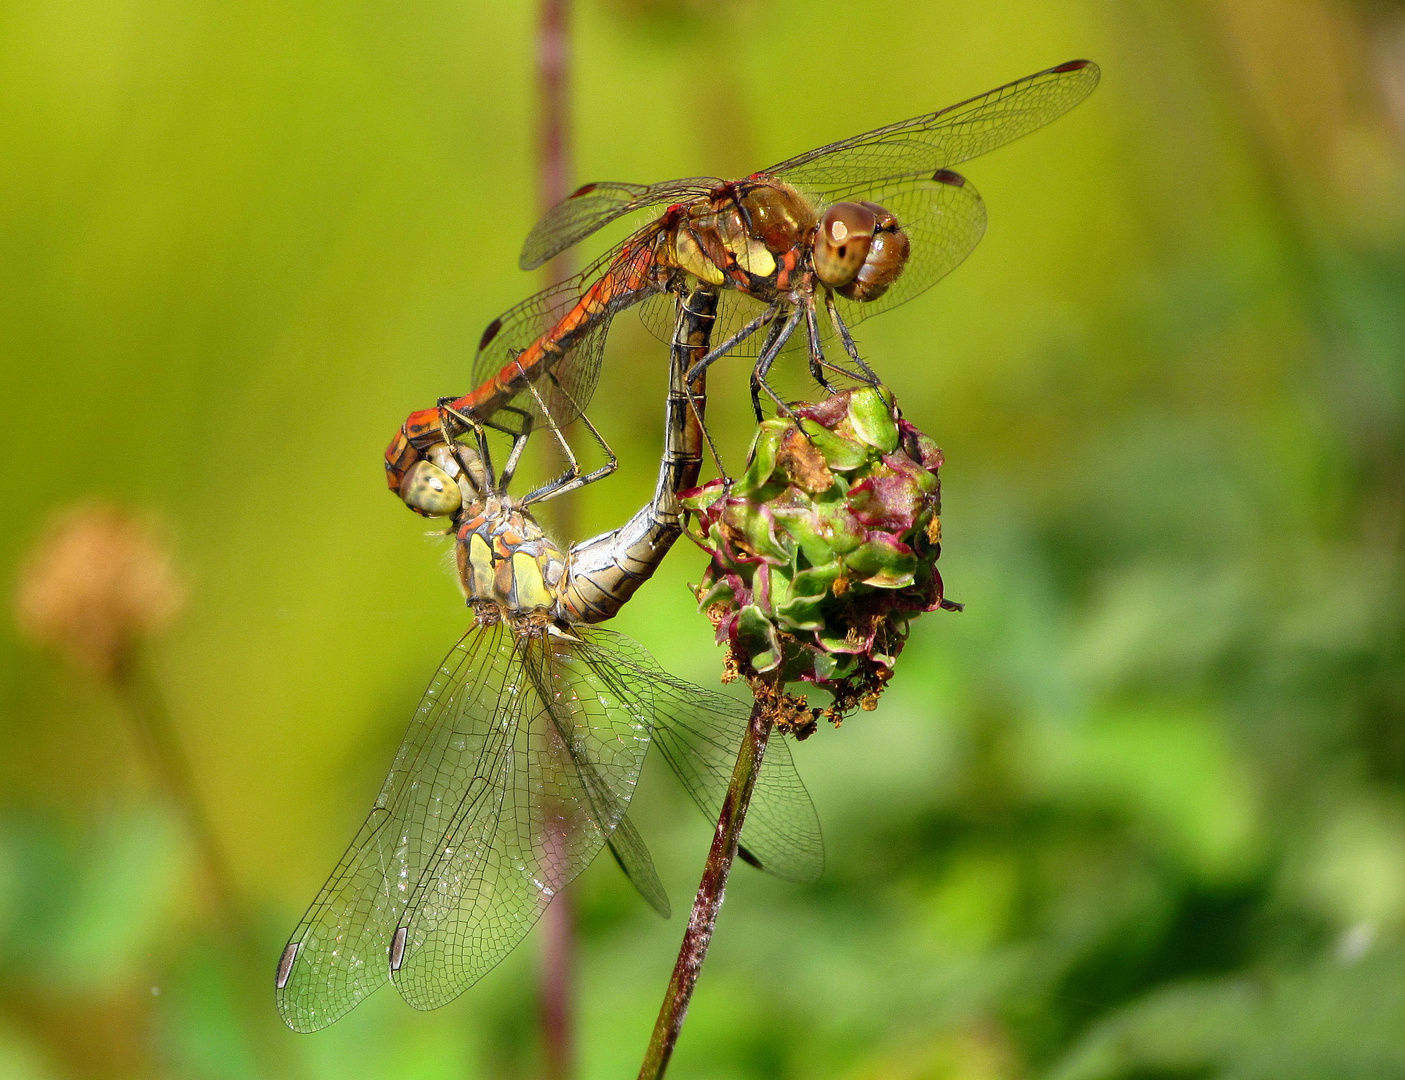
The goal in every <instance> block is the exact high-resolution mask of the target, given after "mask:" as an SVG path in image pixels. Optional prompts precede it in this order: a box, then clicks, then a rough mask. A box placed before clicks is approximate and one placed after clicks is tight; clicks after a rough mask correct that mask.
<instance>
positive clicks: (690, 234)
mask: <svg viewBox="0 0 1405 1080" xmlns="http://www.w3.org/2000/svg"><path fill="white" fill-rule="evenodd" d="M678 209H679V210H681V211H682V212H681V213H677V214H676V220H675V221H674V222H673V223H672V224H671V225H666V226H665V228H664V229H663V230H662V232H661V233H660V247H662V248H663V249H664V250H663V251H661V252H660V254H661V255H662V256H664V257H665V261H666V262H668V263H669V264H670V265H672V266H676V267H678V268H680V269H682V270H685V271H686V272H688V273H689V274H691V275H692V276H694V277H696V278H699V279H701V280H702V281H705V282H707V283H708V284H709V285H717V286H720V287H724V288H732V289H737V290H738V291H740V292H744V293H747V294H748V295H750V296H753V297H755V298H756V299H758V300H761V301H762V302H764V303H769V302H771V301H772V300H775V299H776V298H777V297H780V296H784V295H786V294H789V293H792V292H794V291H796V290H799V291H801V292H809V291H813V289H814V288H815V278H818V279H819V283H820V284H822V285H824V286H827V287H829V288H831V289H833V290H834V291H835V292H837V293H839V294H840V295H841V296H843V297H845V298H846V299H849V300H860V301H864V300H876V299H878V297H880V296H882V295H883V293H885V292H886V291H887V290H888V287H889V286H890V285H892V284H893V282H895V281H897V279H898V277H899V276H900V275H901V274H902V271H903V268H904V267H905V266H906V265H907V259H908V253H909V250H910V245H909V241H908V237H907V234H906V233H905V232H903V230H902V227H901V226H900V225H899V224H898V220H897V218H896V217H895V216H894V215H893V214H892V213H890V212H889V211H888V210H886V209H884V208H883V207H881V206H879V205H877V204H876V203H871V202H839V203H835V204H833V205H832V206H830V207H829V208H828V209H827V210H825V211H824V213H823V214H821V213H820V212H819V210H818V209H817V208H816V206H815V204H814V203H813V202H812V201H811V200H810V199H809V198H808V197H806V196H805V195H803V194H801V193H800V192H799V191H797V190H796V189H795V188H793V187H791V186H790V185H789V184H784V183H781V182H780V181H779V180H774V179H770V178H767V177H766V176H764V174H758V175H757V176H753V177H751V178H749V179H747V180H744V181H739V182H737V183H732V184H724V185H722V186H721V187H720V188H718V190H717V191H716V192H715V193H714V194H712V195H710V196H708V197H706V198H701V199H698V200H696V201H695V202H694V203H692V204H691V205H686V206H683V207H680V208H678ZM810 271H813V274H811V273H810Z"/></svg>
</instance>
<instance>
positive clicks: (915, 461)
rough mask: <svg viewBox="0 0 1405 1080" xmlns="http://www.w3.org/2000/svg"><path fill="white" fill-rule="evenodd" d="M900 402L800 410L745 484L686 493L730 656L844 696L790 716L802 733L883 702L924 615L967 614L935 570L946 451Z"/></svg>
mask: <svg viewBox="0 0 1405 1080" xmlns="http://www.w3.org/2000/svg"><path fill="white" fill-rule="evenodd" d="M890 402H891V398H890V397H888V396H887V395H886V393H885V392H883V391H880V390H878V389H875V388H867V387H866V388H863V389H860V390H855V391H851V392H848V393H842V394H836V395H834V396H833V397H831V398H829V399H828V400H827V401H824V402H822V403H820V404H817V405H800V406H796V407H795V408H794V409H793V412H794V418H793V419H792V418H784V417H780V418H777V419H774V420H768V421H766V422H765V423H763V424H762V425H761V429H760V431H758V433H757V436H756V440H755V441H754V442H753V444H752V447H751V453H750V456H749V458H748V462H747V469H746V472H745V474H744V475H743V476H742V477H741V478H740V479H739V480H737V481H734V482H726V481H722V480H714V481H713V482H711V483H709V484H706V485H704V486H703V487H701V488H695V489H694V490H692V491H690V492H686V493H684V496H683V504H684V506H686V507H687V508H688V509H689V510H690V511H692V513H693V516H694V522H695V524H694V528H693V529H692V530H691V531H690V535H691V536H692V538H693V540H694V541H695V542H696V543H697V544H698V545H699V546H700V547H702V548H703V550H704V551H706V552H707V553H708V554H709V555H710V556H711V558H712V562H711V565H709V567H708V570H707V573H706V575H705V576H704V578H703V582H702V584H701V585H700V586H699V588H698V599H699V602H700V604H701V606H702V608H703V610H704V611H706V612H707V613H708V616H709V618H711V619H712V621H713V623H714V625H715V626H716V628H717V639H718V641H719V642H723V643H726V644H727V645H728V647H729V663H730V664H731V665H733V666H735V668H736V669H737V670H738V671H740V672H741V673H742V674H744V675H746V676H748V677H751V678H752V679H753V681H754V680H755V678H756V677H758V676H763V675H768V676H769V677H770V680H771V681H772V682H773V681H774V680H775V678H776V677H777V676H778V675H779V676H780V677H782V678H783V679H784V681H787V682H792V681H803V682H810V683H813V684H814V685H816V686H818V687H822V688H823V689H825V690H827V691H829V693H830V694H831V695H832V696H833V698H834V701H833V704H832V705H830V706H829V708H827V709H824V710H819V709H811V710H808V711H807V715H808V721H806V720H805V719H803V718H801V717H800V716H799V715H798V714H797V715H796V716H795V717H794V718H793V721H792V722H789V723H787V724H786V725H783V726H786V727H788V728H789V729H790V730H793V731H794V732H795V733H796V734H798V735H801V736H802V737H803V736H804V735H806V734H809V732H810V731H812V730H813V729H814V727H815V721H816V719H817V718H818V717H819V716H820V715H824V716H826V718H828V719H830V720H833V721H836V722H837V721H839V720H841V719H842V718H843V716H844V715H845V714H847V713H848V712H850V711H851V710H853V709H854V708H862V709H872V708H873V707H874V706H875V705H876V704H877V700H878V696H879V695H880V694H881V693H882V692H883V689H884V687H885V686H886V685H887V682H888V680H889V678H890V677H891V676H892V673H893V663H894V661H895V660H896V658H897V655H898V653H899V652H900V651H901V650H902V647H903V642H904V641H905V640H906V637H907V630H908V623H909V621H910V620H911V619H912V618H913V617H914V616H915V615H917V614H919V613H921V612H924V611H932V610H934V609H936V608H946V609H948V610H959V609H960V605H959V604H955V603H953V602H952V601H950V600H947V599H945V597H944V596H943V586H942V579H941V575H940V574H939V573H938V572H937V566H936V564H937V557H938V556H939V555H940V553H941V543H940V540H941V525H940V516H939V515H940V512H941V483H940V480H939V479H938V475H937V470H938V468H939V467H940V466H941V463H942V456H941V451H940V450H939V449H938V448H937V445H936V444H935V443H934V442H933V441H932V440H931V439H930V438H928V437H927V436H926V435H924V434H922V433H921V432H919V431H918V430H917V429H916V428H914V427H913V426H912V425H911V424H909V423H908V422H907V421H906V420H903V419H902V418H901V416H900V415H899V414H898V413H897V411H896V409H895V408H894V407H893V406H892V405H891V404H890Z"/></svg>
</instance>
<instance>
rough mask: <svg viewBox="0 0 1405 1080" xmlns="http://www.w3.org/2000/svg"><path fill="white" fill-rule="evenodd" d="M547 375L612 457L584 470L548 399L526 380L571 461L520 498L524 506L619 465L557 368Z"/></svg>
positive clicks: (589, 481) (583, 483) (573, 487)
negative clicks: (597, 465) (559, 375)
mask: <svg viewBox="0 0 1405 1080" xmlns="http://www.w3.org/2000/svg"><path fill="white" fill-rule="evenodd" d="M546 378H548V379H550V380H551V383H552V385H553V386H554V387H555V388H556V390H557V392H559V393H560V394H561V396H562V397H563V398H565V399H566V402H567V403H568V404H569V405H570V406H571V411H572V412H574V413H575V414H576V415H577V416H578V417H579V418H580V421H581V423H583V424H584V425H585V427H586V430H587V431H589V432H590V436H591V438H593V439H594V440H595V443H596V445H597V446H599V447H600V449H602V450H603V451H605V456H606V457H608V458H609V460H608V461H607V462H606V463H605V464H604V465H601V466H600V467H599V468H598V469H595V470H593V471H591V472H588V473H585V474H582V472H581V466H580V462H578V461H577V460H576V455H575V451H573V450H572V449H571V444H570V443H569V442H568V441H567V440H566V436H565V435H563V434H562V433H561V427H560V425H559V424H557V423H556V420H555V418H554V417H553V416H552V415H551V410H550V409H549V408H547V404H546V402H545V401H543V400H542V396H541V394H540V393H539V392H538V390H537V387H536V384H535V383H530V382H529V383H528V384H527V389H528V390H529V391H530V392H531V395H532V397H533V398H535V399H536V403H537V410H538V412H539V413H540V415H541V417H542V419H543V420H544V421H546V426H547V430H548V431H550V432H551V435H552V438H554V439H555V440H556V443H557V445H558V446H560V447H561V452H562V453H563V454H565V455H566V460H567V462H568V463H569V464H568V465H567V468H566V471H565V472H563V473H562V474H561V475H560V476H558V477H557V478H556V479H555V480H550V481H548V482H547V483H545V484H543V485H542V486H541V487H539V488H537V489H536V490H535V491H531V492H528V493H527V496H526V497H525V498H523V499H522V500H521V501H520V503H519V505H521V506H529V505H531V504H532V503H535V502H542V501H544V500H546V499H553V498H555V497H556V496H557V495H564V494H565V493H566V492H568V491H575V490H576V489H577V488H581V487H585V486H586V485H587V484H593V483H595V481H597V480H600V479H603V478H604V477H606V476H609V475H610V474H611V473H612V472H614V471H615V469H616V468H617V467H618V466H619V458H617V457H616V456H615V452H614V450H612V449H610V444H609V443H607V442H606V441H605V437H604V436H603V435H601V434H600V432H599V431H598V430H597V429H596V427H595V425H594V424H592V423H591V422H590V417H588V416H586V415H585V412H584V411H583V410H582V409H581V408H580V406H579V405H577V404H576V401H575V399H574V398H572V397H571V394H570V391H568V390H567V389H566V388H565V387H564V386H562V385H561V381H560V380H559V379H557V377H556V375H555V373H554V372H550V371H548V372H547V373H546Z"/></svg>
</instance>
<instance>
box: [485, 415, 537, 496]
mask: <svg viewBox="0 0 1405 1080" xmlns="http://www.w3.org/2000/svg"><path fill="white" fill-rule="evenodd" d="M498 412H499V413H514V414H516V416H517V417H518V418H519V421H520V423H519V426H518V427H516V428H512V427H509V426H508V425H506V424H499V423H494V422H493V421H491V420H488V421H484V423H485V424H486V425H487V426H488V427H491V428H494V429H496V430H497V431H501V432H502V433H503V434H505V435H510V436H511V437H512V449H511V450H509V451H508V453H507V461H505V462H504V463H503V467H502V473H501V474H500V475H499V476H498V480H497V485H498V490H499V491H506V490H507V486H508V485H509V484H510V483H512V475H513V473H515V472H516V471H517V464H518V462H519V461H521V460H522V451H523V450H525V449H526V448H527V439H528V438H529V437H530V436H531V434H532V428H533V427H534V426H535V420H534V419H533V417H532V414H531V413H529V412H528V411H527V410H526V409H519V408H517V406H515V405H504V406H503V407H502V408H500V409H499V410H498Z"/></svg>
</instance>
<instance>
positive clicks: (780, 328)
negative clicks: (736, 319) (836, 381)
mask: <svg viewBox="0 0 1405 1080" xmlns="http://www.w3.org/2000/svg"><path fill="white" fill-rule="evenodd" d="M803 315H804V312H803V311H802V310H801V306H800V305H797V306H796V307H794V308H793V309H791V312H790V314H789V315H788V316H787V317H786V320H785V322H783V323H777V324H776V325H774V326H773V327H772V328H771V332H770V333H769V334H768V335H766V345H765V347H764V348H763V349H762V350H761V355H760V356H758V357H757V358H756V366H755V367H754V368H752V369H751V407H752V409H754V410H755V412H756V422H757V423H758V424H759V423H760V422H761V419H762V417H763V416H764V415H765V414H764V413H762V411H761V394H760V392H761V391H762V390H765V391H766V393H767V394H769V395H770V396H771V400H772V401H774V402H775V403H776V411H777V412H778V413H779V414H780V415H781V416H790V415H791V412H790V406H789V405H787V404H786V403H785V402H784V401H782V400H781V396H780V395H779V394H778V393H776V392H775V391H774V390H773V389H771V384H770V383H768V382H767V381H766V376H767V374H769V373H770V370H771V365H772V364H774V363H775V362H776V357H778V356H779V355H780V354H781V349H783V348H784V347H785V343H786V342H787V341H789V340H790V336H791V335H792V334H794V333H795V328H796V327H797V326H799V325H800V319H801V318H802V317H803Z"/></svg>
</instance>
